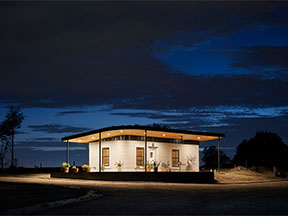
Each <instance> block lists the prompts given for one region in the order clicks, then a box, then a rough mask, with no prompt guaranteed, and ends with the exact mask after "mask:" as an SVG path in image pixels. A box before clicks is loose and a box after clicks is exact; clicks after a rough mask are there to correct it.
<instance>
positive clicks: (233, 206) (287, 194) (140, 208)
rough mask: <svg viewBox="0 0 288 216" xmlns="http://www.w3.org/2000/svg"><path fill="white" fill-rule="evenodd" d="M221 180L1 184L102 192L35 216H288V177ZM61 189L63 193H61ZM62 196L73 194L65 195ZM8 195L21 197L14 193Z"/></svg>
mask: <svg viewBox="0 0 288 216" xmlns="http://www.w3.org/2000/svg"><path fill="white" fill-rule="evenodd" d="M233 173H234V174H233ZM216 179H217V180H218V182H220V183H218V184H179V183H155V182H110V181H93V180H76V179H53V178H49V176H47V175H40V176H28V177H27V176H14V177H13V176H6V177H5V176H2V177H0V182H1V184H2V186H3V184H4V186H5V184H11V182H14V183H22V184H23V183H27V184H29V185H30V186H31V188H32V187H35V184H37V185H38V186H39V184H40V185H43V186H45V187H56V186H73V187H79V188H82V189H84V190H88V189H93V190H96V191H97V192H98V193H99V194H102V196H101V197H100V198H98V199H94V200H90V201H83V202H79V203H77V204H73V205H66V206H61V207H56V208H51V209H48V210H43V211H42V210H41V209H40V210H38V211H36V212H31V213H30V214H36V215H68V214H71V215H84V214H88V215H99V214H100V215H131V214H133V215H134V214H137V215H148V214H151V215H164V214H165V215H187V214H193V215H195V214H198V215H199V214H200V215H219V214H220V215H288V181H287V180H286V179H279V178H274V177H273V176H270V175H264V176H263V175H261V174H260V175H258V173H254V172H252V173H251V172H250V171H249V170H241V169H240V170H228V171H225V172H222V173H220V174H216ZM8 182H9V183H8ZM31 183H32V184H31ZM55 189H56V191H58V193H59V194H60V189H59V188H54V190H55ZM61 194H62V195H64V194H68V195H69V194H70V192H69V191H66V192H64V191H61ZM34 195H35V194H34ZM71 195H72V194H71ZM7 196H14V198H15V195H13V194H10V195H7ZM26 196H29V194H26ZM36 196H38V199H39V200H41V199H42V197H43V195H39V194H38V195H35V198H37V197H36ZM16 197H17V196H16ZM17 199H18V198H17ZM42 201H43V200H42ZM7 202H11V200H10V201H7ZM4 203H5V201H4ZM10 206H11V205H10Z"/></svg>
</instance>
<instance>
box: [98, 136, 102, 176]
mask: <svg viewBox="0 0 288 216" xmlns="http://www.w3.org/2000/svg"><path fill="white" fill-rule="evenodd" d="M101 150H102V149H101V132H100V133H99V154H98V155H99V172H101V168H102V163H101V157H102V151H101Z"/></svg>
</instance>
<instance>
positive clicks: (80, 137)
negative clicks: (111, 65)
mask: <svg viewBox="0 0 288 216" xmlns="http://www.w3.org/2000/svg"><path fill="white" fill-rule="evenodd" d="M145 131H146V135H147V137H159V138H168V139H183V140H196V141H207V140H213V139H218V138H223V137H225V134H220V133H208V132H198V131H189V130H178V129H168V128H158V127H152V126H140V125H121V126H112V127H105V128H101V129H97V130H92V131H88V132H84V133H79V134H74V135H71V136H66V137H63V138H62V139H61V140H62V141H64V142H65V141H66V142H67V141H69V142H77V143H90V142H95V141H98V140H99V133H101V139H106V138H110V137H115V136H121V135H134V136H144V135H145Z"/></svg>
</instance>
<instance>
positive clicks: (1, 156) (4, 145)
mask: <svg viewBox="0 0 288 216" xmlns="http://www.w3.org/2000/svg"><path fill="white" fill-rule="evenodd" d="M0 142H1V147H0V148H1V149H0V165H1V168H2V169H3V168H4V167H5V164H6V163H8V161H7V158H6V154H7V152H8V148H9V144H10V142H9V139H8V138H7V136H6V135H5V134H4V127H3V124H2V123H0Z"/></svg>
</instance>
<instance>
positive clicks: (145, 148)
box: [144, 129, 147, 172]
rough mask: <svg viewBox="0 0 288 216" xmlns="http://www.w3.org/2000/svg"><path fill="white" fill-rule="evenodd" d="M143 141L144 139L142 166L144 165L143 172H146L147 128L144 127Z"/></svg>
mask: <svg viewBox="0 0 288 216" xmlns="http://www.w3.org/2000/svg"><path fill="white" fill-rule="evenodd" d="M144 141H145V146H144V166H145V172H147V130H146V129H145V132H144Z"/></svg>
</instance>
